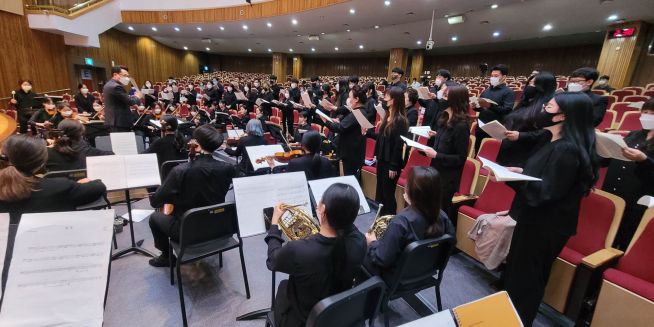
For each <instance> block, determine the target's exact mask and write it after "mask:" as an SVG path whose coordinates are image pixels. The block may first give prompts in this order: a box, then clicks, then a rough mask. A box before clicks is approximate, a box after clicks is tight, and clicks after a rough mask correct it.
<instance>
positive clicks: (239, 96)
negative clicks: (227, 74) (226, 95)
mask: <svg viewBox="0 0 654 327" xmlns="http://www.w3.org/2000/svg"><path fill="white" fill-rule="evenodd" d="M234 94H235V95H236V100H241V101H247V99H248V98H246V97H245V94H243V92H235V93H234Z"/></svg>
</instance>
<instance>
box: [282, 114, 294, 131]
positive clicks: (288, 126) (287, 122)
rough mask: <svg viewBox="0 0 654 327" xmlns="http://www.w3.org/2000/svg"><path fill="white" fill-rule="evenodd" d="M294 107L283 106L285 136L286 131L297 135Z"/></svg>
mask: <svg viewBox="0 0 654 327" xmlns="http://www.w3.org/2000/svg"><path fill="white" fill-rule="evenodd" d="M294 111H295V110H294V109H293V108H289V107H286V108H282V131H283V132H284V137H286V132H288V133H290V135H295V133H294V132H293V118H294V117H293V112H294Z"/></svg>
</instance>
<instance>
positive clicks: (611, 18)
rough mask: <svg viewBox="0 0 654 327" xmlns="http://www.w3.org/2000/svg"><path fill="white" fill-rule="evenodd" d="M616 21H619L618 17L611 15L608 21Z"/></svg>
mask: <svg viewBox="0 0 654 327" xmlns="http://www.w3.org/2000/svg"><path fill="white" fill-rule="evenodd" d="M616 19H618V15H611V16H609V17H608V18H607V19H606V20H616Z"/></svg>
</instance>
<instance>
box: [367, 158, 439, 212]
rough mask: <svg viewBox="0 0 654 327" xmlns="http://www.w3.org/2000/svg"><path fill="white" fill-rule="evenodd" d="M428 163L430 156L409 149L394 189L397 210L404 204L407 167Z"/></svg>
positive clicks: (423, 165) (426, 164) (425, 165)
mask: <svg viewBox="0 0 654 327" xmlns="http://www.w3.org/2000/svg"><path fill="white" fill-rule="evenodd" d="M429 165H431V158H429V157H427V156H426V155H424V154H422V153H421V152H420V151H417V150H411V153H410V154H409V160H407V163H406V166H404V169H402V172H401V173H400V178H399V179H398V180H397V188H396V189H395V201H396V202H397V210H398V211H399V210H401V209H402V208H404V206H405V205H406V203H405V200H404V196H403V194H404V187H405V186H406V178H407V174H409V169H411V167H414V166H422V167H427V166H429ZM375 177H376V176H375Z"/></svg>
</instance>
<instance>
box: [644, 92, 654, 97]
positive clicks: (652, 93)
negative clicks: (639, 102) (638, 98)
mask: <svg viewBox="0 0 654 327" xmlns="http://www.w3.org/2000/svg"><path fill="white" fill-rule="evenodd" d="M643 95H644V96H646V97H648V98H651V97H654V90H647V91H645V92H643Z"/></svg>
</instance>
